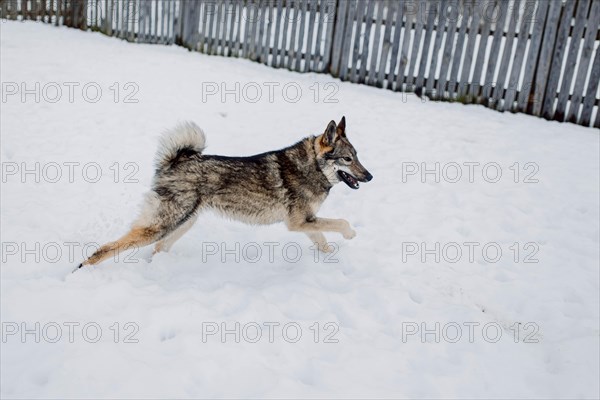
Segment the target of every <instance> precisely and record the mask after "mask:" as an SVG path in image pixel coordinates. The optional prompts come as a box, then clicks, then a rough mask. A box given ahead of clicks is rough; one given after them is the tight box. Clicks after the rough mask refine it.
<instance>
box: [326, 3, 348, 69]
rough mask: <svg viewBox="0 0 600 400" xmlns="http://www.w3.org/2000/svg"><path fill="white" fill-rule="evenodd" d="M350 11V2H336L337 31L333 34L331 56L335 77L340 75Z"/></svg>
mask: <svg viewBox="0 0 600 400" xmlns="http://www.w3.org/2000/svg"><path fill="white" fill-rule="evenodd" d="M347 12H348V2H347V1H342V2H338V3H336V13H335V21H336V22H335V32H334V36H333V49H332V56H331V68H330V70H331V75H333V76H334V77H336V78H337V77H339V76H340V64H341V53H342V47H343V44H344V33H345V31H346V30H345V27H346V19H347Z"/></svg>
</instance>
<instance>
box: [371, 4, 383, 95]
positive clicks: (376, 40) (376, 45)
mask: <svg viewBox="0 0 600 400" xmlns="http://www.w3.org/2000/svg"><path fill="white" fill-rule="evenodd" d="M376 5H377V20H376V21H375V37H374V40H373V46H371V65H370V67H369V78H368V81H367V82H368V84H369V85H372V86H376V85H377V80H376V72H377V59H378V55H379V47H380V43H381V42H380V41H381V24H382V22H383V11H384V9H385V3H384V2H383V0H378V1H377V2H376ZM384 68H385V67H384Z"/></svg>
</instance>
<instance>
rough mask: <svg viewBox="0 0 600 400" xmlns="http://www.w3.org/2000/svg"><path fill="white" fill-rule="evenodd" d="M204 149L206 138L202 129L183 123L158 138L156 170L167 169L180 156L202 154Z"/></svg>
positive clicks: (193, 124)
mask: <svg viewBox="0 0 600 400" xmlns="http://www.w3.org/2000/svg"><path fill="white" fill-rule="evenodd" d="M205 147H206V137H205V136H204V132H203V131H202V129H200V127H199V126H198V125H196V124H195V123H193V122H183V123H180V124H178V125H177V126H176V127H175V128H173V129H171V130H168V131H167V132H165V133H164V134H163V136H162V137H161V138H160V143H159V145H158V151H157V152H156V158H155V160H154V163H155V165H156V168H157V169H163V168H167V167H169V166H171V165H173V164H174V163H176V162H177V161H178V160H179V159H180V158H181V157H182V156H183V157H189V156H191V155H193V154H199V153H202V151H204V148H205Z"/></svg>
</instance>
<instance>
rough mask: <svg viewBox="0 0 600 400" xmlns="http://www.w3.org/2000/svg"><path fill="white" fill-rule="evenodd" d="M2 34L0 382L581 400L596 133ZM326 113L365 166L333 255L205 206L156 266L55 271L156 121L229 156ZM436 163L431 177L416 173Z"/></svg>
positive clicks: (217, 62)
mask: <svg viewBox="0 0 600 400" xmlns="http://www.w3.org/2000/svg"><path fill="white" fill-rule="evenodd" d="M0 29H1V65H0V66H1V81H2V96H3V97H2V102H1V103H0V105H1V107H2V112H1V125H0V128H1V133H2V142H1V153H0V154H1V158H2V197H1V201H2V208H1V219H2V226H1V233H2V268H1V289H2V291H1V319H2V335H3V336H2V343H1V350H2V351H1V387H2V389H1V394H2V397H3V398H42V397H43V398H102V397H111V398H126V397H136V398H142V397H143V398H146V397H155V398H158V397H161V398H166V397H177V398H190V397H194V398H198V397H320V398H323V397H395V398H397V397H410V398H419V397H427V398H440V397H453V398H477V397H485V398H502V397H504V398H506V397H510V398H598V397H599V395H600V393H599V392H600V390H599V383H598V375H599V372H600V371H599V352H600V348H599V336H600V332H599V303H600V299H599V257H600V256H599V234H600V233H599V218H600V216H599V195H600V193H599V180H600V178H599V170H600V166H599V135H598V132H597V131H595V130H592V129H588V128H583V127H580V126H576V125H571V124H561V123H558V122H548V121H545V120H542V119H536V118H533V117H530V116H527V115H514V114H501V113H498V112H495V111H491V110H488V109H485V108H484V107H479V106H464V105H460V104H450V103H433V102H421V100H420V99H418V98H416V97H414V96H411V95H403V94H400V93H393V92H390V91H386V90H381V89H376V88H372V87H367V86H360V85H355V84H350V83H342V82H339V81H338V80H336V79H333V78H331V77H329V76H327V75H318V74H298V73H291V72H289V71H287V70H276V69H272V68H269V67H265V66H262V65H259V64H256V63H252V62H250V61H247V60H241V59H231V58H222V57H210V56H206V55H202V54H199V53H192V52H188V51H186V50H183V49H181V48H177V47H165V46H158V45H157V46H152V45H137V44H130V43H127V42H124V41H120V40H118V39H114V38H109V37H105V36H103V35H101V34H98V33H89V32H81V31H77V30H73V29H68V28H56V27H53V26H48V25H43V24H40V23H32V22H27V23H17V22H6V21H2V23H1V24H0ZM236 82H238V83H239V90H237V91H236ZM36 83H39V90H38V89H36ZM22 84H24V85H25V86H22ZM86 85H87V86H86ZM221 85H225V87H222V86H221ZM70 87H71V88H73V89H72V90H73V92H72V93H69V91H70V89H69V88H70ZM84 87H85V90H84ZM98 88H99V89H100V90H101V91H102V93H101V95H97V90H98ZM223 88H225V89H227V90H229V92H228V93H229V94H226V95H225V98H224V99H222V98H221V93H222V89H223ZM257 88H259V89H260V90H261V91H262V97H261V98H260V99H257V101H254V100H255V97H256V93H257ZM270 88H272V98H270ZM23 89H27V90H29V94H25V95H24V97H22V95H23ZM58 89H60V91H61V92H62V93H61V96H60V97H58V94H57V93H58V91H57V90H58ZM299 90H300V91H301V94H299ZM215 92H217V93H215ZM236 93H237V94H238V95H239V98H238V99H236ZM36 94H39V97H40V98H39V101H38V100H36V98H35V97H36ZM69 97H71V99H69ZM70 100H72V101H70ZM96 100H97V101H96ZM134 100H137V102H133V101H134ZM296 100H297V101H296ZM342 115H345V116H346V118H347V121H348V135H349V138H350V140H351V141H352V142H353V143H354V145H355V146H356V148H357V149H358V151H359V154H360V157H361V161H362V163H363V164H364V165H365V166H366V167H367V168H368V169H369V170H370V172H371V173H372V174H373V175H374V179H373V181H372V182H370V183H367V184H362V185H361V188H360V189H359V190H358V191H353V190H351V189H349V188H348V187H346V186H345V185H344V186H342V185H343V184H341V185H339V186H337V187H335V188H334V189H333V190H332V192H331V195H330V197H329V199H328V200H327V201H326V202H325V204H324V206H323V208H322V210H321V212H320V215H321V216H326V217H342V218H346V219H348V220H349V221H350V223H351V224H352V225H353V226H354V227H355V230H356V231H357V234H358V235H357V237H356V238H355V239H353V240H352V241H346V240H344V239H342V238H341V236H339V235H334V234H329V235H328V236H327V237H328V239H329V240H331V241H335V242H337V243H338V244H339V251H338V252H337V254H335V255H334V256H333V257H332V259H330V260H324V259H323V257H322V256H319V257H318V259H317V260H315V254H314V252H313V251H312V250H311V249H310V246H311V245H310V243H309V242H308V239H307V238H306V237H305V236H304V235H302V234H299V233H291V232H287V231H286V229H285V227H284V226H282V225H273V226H267V227H251V226H247V225H243V224H241V223H237V222H232V221H227V220H224V219H221V218H219V217H218V216H215V215H211V214H206V215H203V216H201V218H200V219H199V221H198V223H197V224H196V226H195V227H194V228H193V229H192V230H191V231H190V232H189V233H188V234H187V235H186V236H184V237H183V238H182V239H181V240H180V241H179V242H178V243H176V244H175V246H174V248H173V249H172V251H171V252H170V253H167V254H165V253H161V254H158V255H156V256H155V257H154V258H153V259H152V261H151V262H150V254H151V249H150V248H144V249H142V250H140V251H138V252H137V253H135V254H126V255H122V256H123V257H121V258H120V259H119V260H118V261H116V262H115V261H114V260H109V261H107V262H105V263H103V264H101V265H100V266H98V267H95V268H87V269H84V270H81V271H79V272H77V273H75V274H70V271H71V269H72V268H73V267H74V266H75V265H77V264H78V263H79V262H80V261H81V260H82V258H83V255H82V252H83V251H87V252H90V251H92V250H93V243H103V242H106V241H109V240H112V239H115V238H116V237H118V236H119V235H121V234H122V233H124V231H125V230H126V229H127V227H128V225H129V223H130V222H131V221H132V220H133V218H134V216H135V215H136V213H137V211H138V204H139V203H140V201H141V199H142V196H143V194H144V192H145V191H146V190H147V189H148V187H149V183H150V179H151V177H152V173H153V168H152V159H153V156H154V152H155V149H156V145H157V138H158V136H159V134H160V133H161V132H162V131H163V130H164V129H165V128H168V127H171V126H173V125H174V124H175V123H177V122H178V121H182V120H193V121H195V122H197V123H198V124H199V125H200V126H202V127H203V128H204V129H205V131H206V133H207V137H208V149H207V153H211V154H225V155H248V154H254V153H258V152H262V151H267V150H272V149H276V148H280V147H284V146H286V145H289V144H292V143H294V142H295V141H297V140H299V139H300V138H302V137H303V136H306V135H310V134H318V133H321V132H322V131H323V129H324V128H325V126H326V125H327V123H328V122H329V120H331V119H336V120H337V119H339V118H340V117H341V116H342ZM475 163H479V164H475ZM515 163H518V164H515ZM436 166H438V167H439V170H440V177H439V182H436V176H435V174H434V173H429V174H426V175H422V174H421V172H423V170H424V168H427V169H429V170H435V168H436ZM471 168H472V172H473V173H472V176H471V179H470V177H469V172H470V169H471ZM27 171H30V172H27ZM98 171H100V173H101V175H99V176H98V177H96V174H97V172H98ZM457 171H460V172H461V173H462V175H461V177H460V178H456V179H455V177H456V174H457ZM498 171H499V172H501V174H502V175H501V176H500V177H499V179H495V177H496V174H497V172H498ZM57 174H59V175H57ZM455 180H458V182H455V183H453V182H452V181H455ZM496 180H497V182H495V183H494V182H493V181H496ZM423 181H425V182H423ZM90 243H92V246H87V247H86V244H90ZM236 246H238V247H236ZM436 246H439V251H438V250H436ZM84 248H85V249H84ZM236 248H237V249H238V250H239V251H236ZM271 249H272V253H271ZM484 249H485V250H484ZM498 249H500V250H501V252H502V253H501V254H497V251H498ZM458 251H460V254H459V253H458ZM236 257H237V258H239V260H236ZM436 257H438V258H439V260H436ZM135 261H138V262H135ZM36 324H38V325H36ZM236 324H237V325H236ZM26 330H27V331H26ZM98 333H101V335H98ZM59 334H60V336H59ZM298 334H300V335H298ZM97 336H98V337H97Z"/></svg>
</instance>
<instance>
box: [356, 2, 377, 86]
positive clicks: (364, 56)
mask: <svg viewBox="0 0 600 400" xmlns="http://www.w3.org/2000/svg"><path fill="white" fill-rule="evenodd" d="M374 10H375V2H374V1H369V2H368V4H367V13H366V14H365V34H364V38H363V45H362V51H361V58H360V71H359V74H358V82H360V83H365V82H366V80H365V76H366V74H367V60H368V58H369V52H370V50H371V46H370V45H369V44H370V42H371V27H372V25H373V12H374Z"/></svg>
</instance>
